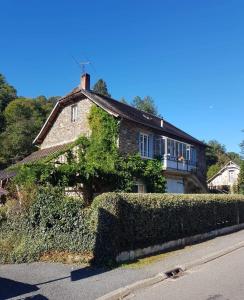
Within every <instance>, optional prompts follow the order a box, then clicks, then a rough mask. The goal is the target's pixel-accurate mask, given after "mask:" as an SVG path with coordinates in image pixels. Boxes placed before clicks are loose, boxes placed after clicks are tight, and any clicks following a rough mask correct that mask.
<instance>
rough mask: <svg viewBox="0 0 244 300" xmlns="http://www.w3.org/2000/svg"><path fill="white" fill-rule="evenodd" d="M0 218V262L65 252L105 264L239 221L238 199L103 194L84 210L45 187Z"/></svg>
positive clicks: (243, 207) (241, 200) (241, 206)
mask: <svg viewBox="0 0 244 300" xmlns="http://www.w3.org/2000/svg"><path fill="white" fill-rule="evenodd" d="M0 215H1V217H0V262H2V263H5V262H11V263H13V262H31V261H36V260H38V259H39V258H40V257H41V256H42V255H43V254H45V253H48V252H52V251H60V252H62V251H67V252H70V253H90V254H91V255H93V256H94V262H95V263H96V264H108V263H111V262H112V263H113V262H115V259H116V256H117V255H118V254H119V253H120V252H122V251H128V250H134V249H138V248H145V247H148V246H152V245H157V244H161V243H164V242H167V241H170V240H175V239H179V238H182V237H186V236H191V235H195V234H200V233H205V232H208V231H211V230H214V229H217V228H222V227H226V226H231V225H235V224H238V223H244V196H242V195H217V194H215V195H214V194H206V195H204V194H199V195H182V194H179V195H173V194H126V193H106V194H102V195H100V196H98V197H96V198H95V200H94V201H93V203H92V205H91V206H90V207H89V208H84V206H83V203H82V202H81V201H80V200H78V199H72V198H71V199H70V198H67V197H65V196H64V194H63V193H62V191H60V190H59V189H47V188H46V189H41V190H40V191H39V193H38V195H37V198H36V199H35V200H34V201H33V203H32V205H31V206H30V207H29V209H28V211H27V212H26V213H24V214H20V215H19V214H16V213H14V214H13V215H11V213H9V212H7V213H6V209H4V210H3V209H2V211H1V214H0Z"/></svg>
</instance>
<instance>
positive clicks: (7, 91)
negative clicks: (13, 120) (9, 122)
mask: <svg viewBox="0 0 244 300" xmlns="http://www.w3.org/2000/svg"><path fill="white" fill-rule="evenodd" d="M16 97H17V93H16V90H15V88H14V87H12V86H11V85H9V84H8V83H7V81H6V79H5V77H4V76H3V75H2V74H0V133H1V132H2V131H3V130H4V116H3V111H4V109H5V108H6V106H7V105H8V104H9V103H10V102H11V101H12V100H13V99H15V98H16Z"/></svg>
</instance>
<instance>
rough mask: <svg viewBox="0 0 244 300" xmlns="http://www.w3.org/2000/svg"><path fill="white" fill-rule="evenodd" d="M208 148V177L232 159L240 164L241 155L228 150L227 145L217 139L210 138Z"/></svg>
mask: <svg viewBox="0 0 244 300" xmlns="http://www.w3.org/2000/svg"><path fill="white" fill-rule="evenodd" d="M207 144H208V146H209V147H207V149H206V163H207V177H208V178H211V177H212V176H213V175H215V174H216V173H217V172H218V171H219V170H220V169H221V168H223V167H224V165H225V164H227V163H228V162H229V161H230V160H232V161H233V162H235V163H236V164H238V165H240V163H241V157H240V155H239V154H238V153H235V152H227V151H226V147H225V145H223V144H221V143H220V142H218V141H217V140H210V141H209V142H208V143H207Z"/></svg>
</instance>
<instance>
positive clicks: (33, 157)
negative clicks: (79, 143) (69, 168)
mask: <svg viewBox="0 0 244 300" xmlns="http://www.w3.org/2000/svg"><path fill="white" fill-rule="evenodd" d="M69 145H70V143H69V144H62V145H57V146H53V147H49V148H46V149H41V150H38V151H35V152H32V153H31V154H30V155H29V156H27V157H25V158H24V159H23V160H21V161H20V162H19V164H22V163H23V164H24V163H30V162H34V161H37V160H39V159H42V158H45V157H47V156H49V155H52V154H55V153H57V152H60V151H63V150H66V149H67V147H68V146H69Z"/></svg>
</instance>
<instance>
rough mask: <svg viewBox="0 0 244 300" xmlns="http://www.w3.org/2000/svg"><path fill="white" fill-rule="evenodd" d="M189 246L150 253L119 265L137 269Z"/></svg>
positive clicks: (175, 253)
mask: <svg viewBox="0 0 244 300" xmlns="http://www.w3.org/2000/svg"><path fill="white" fill-rule="evenodd" d="M191 247H192V246H186V247H184V248H180V249H176V250H172V251H169V252H163V253H158V254H155V255H151V256H146V257H142V258H138V259H136V260H134V261H129V262H125V263H122V264H121V265H120V267H122V268H126V269H139V268H143V267H145V266H148V265H151V264H153V263H156V262H158V261H161V260H164V259H167V258H168V257H170V256H174V255H177V254H179V253H180V252H181V251H182V250H185V249H189V248H191Z"/></svg>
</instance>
